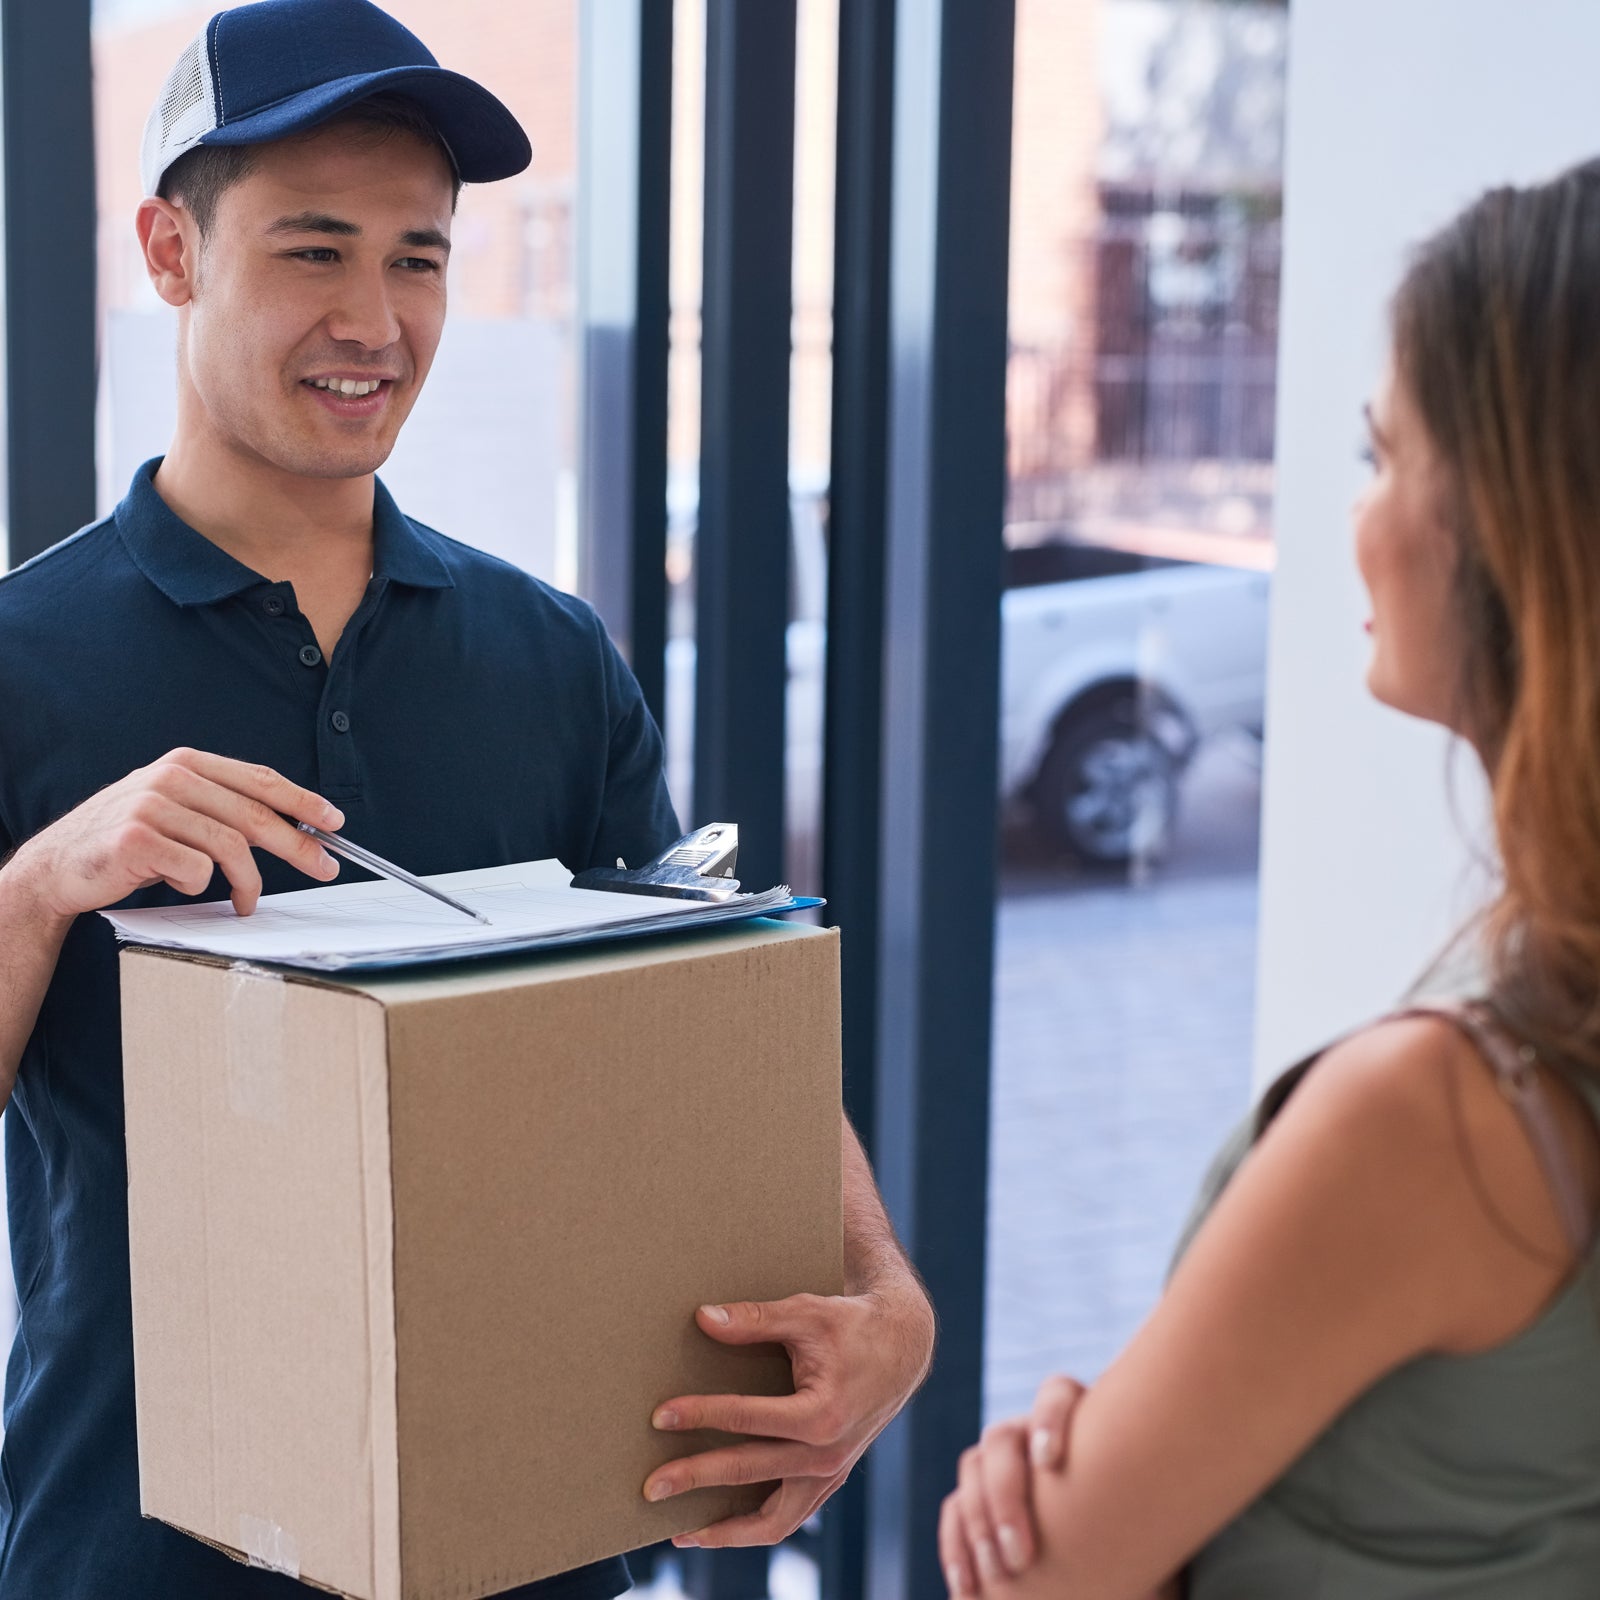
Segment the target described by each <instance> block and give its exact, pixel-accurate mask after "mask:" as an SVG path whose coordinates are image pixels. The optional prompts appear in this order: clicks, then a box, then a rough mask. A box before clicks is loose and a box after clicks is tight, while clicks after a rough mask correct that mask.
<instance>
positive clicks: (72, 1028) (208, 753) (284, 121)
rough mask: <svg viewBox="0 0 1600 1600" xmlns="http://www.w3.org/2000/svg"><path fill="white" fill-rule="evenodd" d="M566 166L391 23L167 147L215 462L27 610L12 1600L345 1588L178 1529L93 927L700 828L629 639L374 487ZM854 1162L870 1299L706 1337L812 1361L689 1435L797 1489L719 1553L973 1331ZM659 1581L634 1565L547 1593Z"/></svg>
mask: <svg viewBox="0 0 1600 1600" xmlns="http://www.w3.org/2000/svg"><path fill="white" fill-rule="evenodd" d="M529 155H530V152H529V148H528V142H527V139H526V137H525V136H524V134H523V132H522V129H521V128H520V127H519V126H518V125H517V123H516V121H515V119H514V118H513V117H512V116H511V114H510V113H509V112H508V111H507V110H506V109H505V107H504V106H503V105H501V103H500V102H499V101H498V100H496V99H495V98H494V97H493V96H492V95H490V94H489V93H488V92H487V91H485V90H484V89H482V88H481V87H479V86H478V85H477V84H475V83H473V82H471V81H470V80H468V79H465V78H462V77H460V76H458V75H456V74H454V73H450V72H446V71H444V70H442V69H441V68H439V66H438V65H437V63H436V62H435V60H434V58H433V56H432V55H430V54H429V53H428V51H427V50H426V49H425V48H424V47H423V45H422V44H421V43H420V42H419V41H418V40H417V39H416V38H414V37H413V36H412V35H411V34H410V33H408V32H407V31H406V30H405V29H404V28H402V27H400V26H399V24H398V23H396V22H395V21H393V19H391V18H390V17H388V16H387V15H386V14H385V13H384V12H382V11H381V10H379V9H378V8H377V7H375V6H373V5H371V4H368V3H367V0H259V3H257V4H254V5H242V6H239V7H237V8H235V9H233V10H230V11H224V12H222V13H220V14H219V15H217V16H215V17H213V18H212V19H211V21H210V22H209V23H208V24H207V26H206V28H205V30H204V32H203V34H202V35H201V36H200V37H199V38H198V39H197V40H196V41H195V43H194V44H193V45H191V46H190V48H189V49H188V50H186V51H185V52H184V55H183V57H182V58H181V59H180V61H179V63H178V66H177V68H176V69H175V71H174V72H173V74H172V76H171V78H170V79H169V80H168V82H167V85H166V88H165V91H164V93H163V95H162V98H161V101H160V103H159V104H158V105H157V106H156V108H155V110H154V112H153V113H152V115H151V119H150V124H149V127H148V129H147V132H146V136H145V141H144V149H143V175H144V180H145V191H146V194H147V195H148V196H149V198H147V199H146V200H144V201H143V202H142V203H141V205H140V207H139V210H138V218H137V226H138V235H139V240H140V243H141V245H142V247H143V251H144V258H145V264H146V267H147V269H148V271H149V275H150V281H151V283H152V284H153V285H154V287H155V290H156V292H157V293H158V294H159V295H160V296H161V298H162V299H163V300H164V301H165V302H166V303H167V304H168V305H170V306H173V307H175V308H176V310H177V312H178V339H179V353H178V373H179V378H178V382H179V404H178V423H177V430H176V434H175V436H174V438H173V440H172V446H171V449H170V450H169V451H168V453H167V454H166V456H165V457H164V458H161V459H159V460H155V461H151V462H148V463H147V464H146V465H145V466H143V467H141V468H140V469H139V471H138V472H137V473H136V474H135V476H134V480H133V483H132V485H131V486H130V487H129V489H128V493H127V497H126V498H125V499H124V500H123V501H122V503H121V504H120V505H119V506H118V507H117V508H116V510H115V511H114V512H113V513H112V514H111V515H110V516H109V517H107V518H105V519H104V520H103V521H101V522H97V523H95V524H93V525H92V526H90V527H88V528H85V529H83V530H82V531H81V532H79V533H77V534H75V535H74V536H73V537H72V538H70V539H67V540H66V541H65V542H63V543H61V544H59V545H57V546H56V547H55V548H54V549H52V550H49V551H47V552H46V553H45V554H44V555H42V556H40V557H39V558H38V559H37V560H34V561H31V562H29V563H27V564H26V565H25V566H23V567H21V568H19V569H18V570H17V571H15V572H13V573H11V574H10V575H9V576H7V577H6V578H4V579H3V580H0V858H6V857H9V859H7V860H6V864H5V865H4V867H3V868H0V1093H6V1092H8V1093H9V1096H10V1100H9V1104H10V1108H11V1114H10V1115H9V1116H8V1117H7V1118H6V1119H5V1126H6V1132H7V1144H6V1165H7V1179H8V1182H9V1195H10V1215H11V1227H12V1252H13V1260H14V1263H15V1267H16V1279H17V1287H18V1291H19V1295H20V1301H21V1322H20V1327H19V1330H18V1333H17V1338H16V1343H15V1346H14V1348H13V1350H12V1353H11V1361H10V1367H9V1370H8V1374H7V1381H6V1391H5V1396H6V1408H5V1421H6V1435H5V1445H4V1455H3V1459H0V1466H3V1471H0V1526H3V1543H0V1600H246V1597H250V1600H255V1597H261V1600H266V1597H268V1596H282V1597H285V1600H287V1597H288V1596H290V1595H291V1594H297V1593H300V1594H303V1593H304V1592H305V1591H304V1590H302V1589H300V1588H299V1587H298V1586H297V1585H296V1584H294V1583H293V1582H292V1581H291V1580H290V1579H288V1578H285V1577H282V1576H279V1575H277V1574H275V1573H270V1572H265V1571H260V1570H252V1569H250V1568H247V1567H244V1566H241V1565H238V1564H236V1563H234V1562H233V1561H231V1560H230V1559H229V1558H228V1557H227V1556H225V1555H222V1554H220V1553H218V1552H217V1551H215V1550H212V1549H210V1548H209V1547H208V1546H206V1545H205V1544H203V1543H201V1542H200V1541H198V1540H195V1539H191V1538H189V1537H187V1536H185V1535H183V1534H181V1533H177V1532H175V1531H173V1530H172V1529H170V1528H167V1527H165V1526H163V1525H161V1524H159V1523H156V1522H153V1521H144V1520H142V1519H141V1517H140V1515H139V1487H138V1469H137V1455H136V1442H135V1434H134V1401H133V1346H132V1337H131V1328H130V1313H129V1288H128V1231H127V1203H126V1184H127V1173H126V1166H125V1160H124V1153H123V1114H122V1081H121V1053H120V1039H119V1017H118V989H117V963H116V950H115V947H114V943H113V939H112V935H111V932H110V929H109V927H108V926H107V925H106V923H105V922H104V921H103V919H101V918H99V917H97V916H93V915H90V914H89V913H93V912H95V911H97V910H99V909H100V908H102V907H105V906H112V905H123V906H130V905H162V904H168V903H171V902H173V901H174V900H176V899H177V898H179V897H180V896H189V897H195V896H198V897H202V898H204V897H216V898H220V897H221V896H222V895H224V894H227V895H231V897H232V900H233V903H234V904H235V906H236V907H237V908H238V910H239V911H240V912H241V913H248V912H250V911H251V910H252V909H253V908H254V906H255V904H256V901H257V898H258V897H259V896H260V895H261V894H262V893H264V892H266V893H270V892H276V891H281V890H286V889H295V888H304V887H305V886H306V883H307V879H310V880H311V881H313V882H316V883H323V882H327V881H329V880H330V879H332V878H333V877H334V876H335V875H336V872H337V867H336V864H335V863H334V861H333V860H331V859H330V858H329V857H328V856H326V855H325V854H324V853H323V852H322V850H321V849H320V847H319V846H318V845H317V844H316V843H315V842H314V841H313V840H311V839H310V838H309V836H307V835H306V834H303V833H299V832H297V831H296V829H295V827H294V824H295V823H296V822H298V821H305V822H310V823H315V824H318V825H320V826H323V827H329V828H344V829H347V830H348V832H349V833H350V835H351V836H352V837H353V838H354V839H356V840H358V841H359V842H360V843H362V844H364V845H366V846H367V847H369V848H370V849H372V850H375V851H377V852H379V853H380V854H381V855H384V856H387V857H389V858H391V859H393V860H395V861H398V862H401V863H403V864H404V865H406V866H407V867H410V868H411V869H412V870H414V871H418V872H423V873H437V872H451V871H455V870H457V869H460V868H468V867H486V866H493V865H496V864H499V863H504V862H512V861H518V860H533V859H539V858H544V857H551V856H555V857H559V858H560V859H561V860H562V861H563V862H564V863H566V865H567V866H568V867H569V868H571V869H573V870H578V869H581V868H584V867H587V866H591V865H597V864H608V865H609V864H610V863H612V862H614V861H615V860H616V859H617V857H618V856H622V857H624V858H626V859H627V860H628V861H630V862H637V861H640V860H643V859H645V858H646V857H647V856H649V855H651V854H653V853H655V852H656V851H657V850H659V849H660V848H661V847H662V846H664V845H665V844H666V843H668V842H670V841H671V839H672V838H673V837H674V836H675V834H676V832H677V824H676V821H675V820H674V817H673V814H672V807H671V804H670V803H669V801H668V798H667V793H666V790H665V787H664V785H663V781H662V773H661V765H662V763H661V740H660V736H659V734H658V733H657V731H656V728H655V726H654V724H653V722H652V721H651V718H650V716H649V714H648V712H647V711H646V709H645V706H644V703H643V701H642V699H641V696H640V692H639V689H638V686H637V685H636V683H635V682H634V680H633V678H632V676H631V675H630V673H629V672H628V669H627V668H626V667H625V666H624V665H623V663H622V661H621V659H620V658H619V656H618V654H617V652H616V651H615V650H614V649H613V647H612V645H611V643H610V642H609V640H608V639H607V638H606V635H605V632H604V630H603V629H602V627H601V626H600V624H599V622H598V621H597V620H596V618H595V615H594V613H593V612H592V611H591V610H590V608H589V607H588V606H586V605H584V604H583V603H582V602H580V601H577V600H574V599H571V598H569V597H568V596H566V595H562V594H558V593H556V592H554V591H553V590H551V589H549V588H547V587H545V586H544V585H543V584H540V583H538V582H536V581H535V580H534V579H532V578H530V577H528V576H527V575H525V574H524V573H522V572H519V571H517V570H515V569H513V568H511V567H509V566H507V565H505V564H503V563H502V562H499V561H496V560H494V559H492V558H490V557H488V556H486V555H483V554H480V553H478V552H476V551H474V550H472V549H471V548H469V547H467V546H466V545H461V544H457V543H455V542H454V541H453V540H451V539H448V538H446V537H444V536H443V535H442V534H439V533H436V532H434V531H433V530H432V529H431V528H427V527H424V526H422V525H421V524H419V523H416V522H412V521H410V520H409V519H408V518H407V517H406V516H405V515H404V514H403V513H402V512H401V511H400V509H399V508H398V507H397V506H396V505H395V503H394V501H393V500H391V499H390V497H389V495H388V494H387V493H386V492H385V490H384V488H383V486H382V485H381V484H380V483H378V482H377V480H376V478H375V477H374V473H375V472H376V471H377V469H378V467H379V466H380V465H382V463H383V462H384V460H385V459H386V458H387V457H388V455H389V452H390V450H391V449H392V448H393V446H394V442H395V437H396V435H397V434H398V433H399V431H400V427H401V424H402V423H403V422H404V421H405V419H406V417H407V415H408V414H409V412H410V410H411V407H412V405H413V404H414V403H415V401H416V398H417V394H418V392H419V391H420V389H421V387H422V384H423V381H424V379H425V378H426V377H427V375H428V369H429V366H430V364H431V362H432V360H433V355H434V350H435V348H436V346H437V344H438V341H439V335H440V331H441V329H442V327H443V323H444V315H445V283H446V266H447V263H448V261H449V255H450V225H451V217H452V212H453V210H454V205H455V199H456V194H457V191H458V189H459V186H460V184H461V183H462V182H463V181H465V182H474V183H477V182H486V181H489V180H492V179H496V178H504V177H509V176H510V175H511V174H513V173H515V172H518V171H520V170H521V169H522V168H523V167H524V166H526V164H527V162H528V160H529ZM47 239H48V235H47V234H43V233H42V234H40V235H38V236H37V237H33V238H26V239H13V240H12V241H11V242H10V248H12V249H23V250H27V249H38V248H48V243H47ZM842 1137H843V1140H844V1150H845V1174H846V1177H845V1219H846V1221H845V1234H846V1238H845V1253H846V1263H847V1275H848V1292H847V1293H846V1294H845V1295H843V1296H840V1297H838V1298H831V1299H829V1298H817V1297H811V1296H802V1297H797V1298H796V1299H794V1300H791V1301H780V1302H777V1303H773V1304H765V1305H732V1306H723V1307H707V1308H703V1309H702V1310H701V1311H700V1313H699V1323H700V1327H701V1328H702V1330H703V1331H704V1332H705V1334H706V1335H708V1336H709V1337H711V1338H713V1339H718V1340H723V1341H726V1342H730V1343H746V1342H754V1341H781V1342H783V1343H785V1344H786V1345H787V1346H788V1347H789V1349H790V1352H791V1354H792V1356H793V1358H794V1366H795V1375H796V1384H797V1393H796V1394H795V1395H793V1396H791V1397H786V1398H782V1399H758V1398H739V1397H734V1398H727V1397H724V1398H722V1399H715V1398H705V1397H686V1398H683V1399H680V1400H676V1401H671V1402H668V1403H667V1404H666V1405H664V1406H662V1407H661V1408H659V1409H658V1411H657V1412H656V1414H655V1416H654V1418H653V1419H652V1420H653V1421H654V1423H655V1425H656V1426H657V1427H659V1428H665V1429H671V1428H681V1429H693V1428H700V1427H712V1428H718V1429H726V1430H728V1431H730V1432H733V1433H738V1434H745V1435H751V1436H754V1437H753V1438H752V1439H751V1441H750V1442H747V1443H741V1444H737V1445H734V1446H731V1447H728V1448H724V1449H720V1450H716V1451H713V1452H711V1453H709V1454H705V1455H700V1456H696V1457H693V1458H690V1459H687V1460H682V1461H678V1462H675V1463H673V1464H671V1465H669V1466H666V1467H663V1468H661V1469H660V1470H659V1471H658V1472H656V1473H655V1474H654V1475H653V1477H652V1478H651V1479H650V1480H649V1482H648V1483H647V1484H645V1485H643V1486H642V1490H643V1492H644V1493H646V1494H647V1495H648V1496H649V1497H650V1498H652V1499H659V1498H662V1497H664V1496H666V1495H669V1494H676V1493H680V1492H682V1491H684V1490H686V1489H690V1488H694V1487H699V1486H703V1485H707V1484H722V1483H748V1482H767V1481H774V1482H776V1483H777V1485H778V1486H777V1487H776V1489H775V1490H774V1491H773V1493H772V1494H771V1495H770V1497H769V1498H768V1499H767V1501H766V1503H765V1504H764V1506H763V1507H762V1508H761V1510H760V1511H759V1513H757V1514H753V1515H750V1516H745V1517H739V1518H735V1519H732V1520H730V1521H727V1522H724V1523H720V1524H717V1525H715V1526H712V1527H710V1528H707V1529H705V1530H704V1531H703V1532H702V1533H700V1534H698V1535H696V1536H694V1538H693V1539H690V1540H686V1541H682V1542H685V1543H696V1542H698V1543H700V1544H703V1545H727V1544H764V1543H769V1542H772V1541H775V1540H778V1539H781V1538H783V1537H784V1536H785V1535H787V1534H789V1533H790V1532H792V1531H793V1530H794V1529H795V1528H797V1527H798V1526H799V1525H800V1523H801V1522H803V1521H804V1520H805V1519H806V1517H808V1516H809V1515H810V1514H811V1512H812V1511H814V1510H815V1509H816V1508H817V1506H819V1505H820V1504H821V1503H822V1502H823V1501H824V1500H825V1499H826V1498H827V1497H828V1495H829V1494H830V1493H831V1492H832V1491H833V1490H834V1489H835V1488H837V1487H838V1485H839V1484H840V1483H841V1482H842V1481H843V1479H844V1477H845V1475H846V1474H847V1473H848V1472H849V1471H850V1469H851V1467H852V1465H853V1464H854V1463H855V1461H856V1460H857V1458H858V1457H859V1456H860V1455H861V1453H862V1452H863V1451H864V1450H865V1449H866V1447H867V1445H868V1443H869V1442H870V1441H871V1440H872V1439H873V1437H874V1436H875V1435H876V1434H877V1433H878V1432H879V1430H880V1429H882V1428H883V1426H884V1425H885V1423H886V1422H887V1421H888V1420H889V1419H890V1417H892V1416H893V1415H894V1413H895V1412H896V1411H897V1410H898V1409H899V1408H900V1406H901V1405H903V1404H904V1402H905V1400H906V1398H907V1397H908V1396H909V1395H910V1394H911V1392H912V1391H913V1390H914V1389H915V1387H916V1385H917V1384H918V1383H919V1382H920V1381H921V1379H922V1377H923V1376H924V1374H925V1372H926V1369H927V1366H928V1362H929V1357H930V1350H931V1345H932V1339H933V1317H932V1313H931V1311H930V1308H929V1306H928V1303H927V1300H926V1297H925V1296H924V1294H923V1292H922V1290H921V1288H920V1286H919V1284H918V1282H917V1279H916V1277H915V1275H914V1273H913V1272H912V1270H911V1268H910V1267H909V1266H908V1264H907V1262H906V1260H905V1258H904V1256H903V1254H902V1253H901V1251H900V1249H899V1247H898V1245H897V1244H896V1242H895V1239H894V1237H893V1234H892V1232H891V1229H890V1226H889V1224H888V1221H887V1219H886V1217H885V1215H884V1211H883V1207H882V1205H881V1203H880V1201H879V1198H878V1195H877V1192H876V1190H875V1188H874V1186H873V1182H872V1178H871V1175H870V1173H869V1171H868V1168H867V1164H866V1161H865V1159H864V1158H863V1156H862V1153H861V1149H860V1146H859V1145H858V1143H857V1141H856V1139H855V1136H854V1134H853V1133H852V1131H851V1129H850V1128H849V1126H848V1125H845V1126H844V1127H843V1129H842ZM308 1358H310V1359H314V1353H313V1352H308ZM627 1584H628V1578H627V1573H626V1569H625V1567H624V1565H623V1563H622V1562H621V1561H620V1560H614V1561H608V1562H604V1563H602V1564H600V1565H598V1566H594V1567H589V1568H586V1569H584V1570H582V1571H578V1572H574V1573H569V1574H567V1575H565V1576H563V1577H560V1578H556V1579H553V1580H550V1581H548V1582H545V1583H539V1584H535V1585H532V1586H529V1587H525V1588H522V1589H518V1590H517V1591H516V1593H517V1594H518V1595H529V1596H532V1595H535V1594H537V1595H539V1596H548V1597H551V1600H555V1597H561V1600H580V1597H582V1600H588V1597H591V1596H592V1597H597V1600H598V1597H600V1596H609V1595H615V1594H619V1593H621V1592H622V1591H623V1590H624V1589H625V1588H626V1587H627Z"/></svg>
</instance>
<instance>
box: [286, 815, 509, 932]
mask: <svg viewBox="0 0 1600 1600" xmlns="http://www.w3.org/2000/svg"><path fill="white" fill-rule="evenodd" d="M295 826H296V827H297V828H299V830H300V831H301V833H309V834H310V835H311V837H312V838H313V839H315V840H316V841H317V843H318V844H320V845H321V846H322V847H323V849H325V850H331V851H333V853H334V854H335V855H337V856H343V857H344V858H345V860H346V861H353V862H355V864H356V865H357V866H358V867H365V868H366V869H367V871H368V872H376V873H377V874H378V876H379V877H380V878H393V879H394V881H395V882H396V883H403V884H405V885H406V886H407V887H408V888H412V889H420V890H421V891H422V892H423V893H424V894H431V895H432V896H433V898H434V899H435V900H442V901H443V902H444V903H445V904H446V905H447V906H449V907H450V908H451V909H452V910H454V911H459V912H461V914H462V915H463V916H468V917H471V918H472V919H473V920H474V921H475V922H481V923H482V924H483V925H484V926H485V927H488V926H489V925H490V924H489V919H488V918H487V917H486V916H484V914H483V913H482V912H481V911H474V910H473V909H472V907H471V906H464V905H462V903H461V902H460V901H459V900H452V899H451V898H450V896H449V895H447V894H446V893H445V892H444V890H442V889H435V888H434V886H433V885H432V884H431V883H424V882H423V881H422V879H421V878H419V877H417V876H416V875H415V874H414V873H410V872H407V871H406V869H405V868H404V867H397V866H396V865H395V864H394V862H392V861H385V860H384V859H383V857H382V856H375V855H374V854H373V853H372V852H371V851H370V850H366V849H363V848H362V847H361V846H360V845H358V844H352V843H351V842H350V841H349V840H348V839H346V838H344V837H342V836H341V835H339V834H337V833H326V832H324V831H323V830H322V829H321V828H313V827H312V826H311V824H310V823H309V822H297V823H296V824H295Z"/></svg>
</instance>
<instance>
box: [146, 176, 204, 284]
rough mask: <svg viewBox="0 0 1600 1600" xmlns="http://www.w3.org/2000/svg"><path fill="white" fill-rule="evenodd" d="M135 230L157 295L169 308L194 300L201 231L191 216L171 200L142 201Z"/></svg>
mask: <svg viewBox="0 0 1600 1600" xmlns="http://www.w3.org/2000/svg"><path fill="white" fill-rule="evenodd" d="M134 227H135V228H136V229H137V230H138V234H139V248H140V249H141V250H142V251H143V253H144V268H145V271H146V272H148V273H149V274H150V282H151V283H152V284H154V285H155V291H156V293H157V294H158V295H160V296H161V298H162V299H163V300H165V301H166V303H167V304H168V305H169V306H186V305H188V303H189V302H190V300H192V299H193V298H194V279H195V267H196V265H197V262H198V258H199V254H200V230H199V229H198V228H197V227H196V226H195V222H194V216H193V214H192V213H191V212H188V211H186V210H184V208H183V207H182V206H181V205H174V204H173V203H172V202H171V201H170V200H156V199H147V200H141V201H140V202H139V210H138V213H137V215H136V216H135V217H134Z"/></svg>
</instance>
